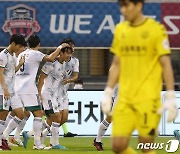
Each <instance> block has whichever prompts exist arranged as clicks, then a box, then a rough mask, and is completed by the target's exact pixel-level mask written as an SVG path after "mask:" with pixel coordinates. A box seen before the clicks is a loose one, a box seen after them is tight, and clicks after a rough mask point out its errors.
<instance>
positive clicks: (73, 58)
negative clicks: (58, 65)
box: [71, 57, 79, 61]
mask: <svg viewBox="0 0 180 154" xmlns="http://www.w3.org/2000/svg"><path fill="white" fill-rule="evenodd" d="M71 59H72V60H73V61H79V59H78V58H77V57H72V58H71Z"/></svg>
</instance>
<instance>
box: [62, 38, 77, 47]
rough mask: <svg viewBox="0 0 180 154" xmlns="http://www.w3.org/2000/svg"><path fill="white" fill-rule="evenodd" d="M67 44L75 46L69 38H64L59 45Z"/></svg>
mask: <svg viewBox="0 0 180 154" xmlns="http://www.w3.org/2000/svg"><path fill="white" fill-rule="evenodd" d="M63 43H67V44H69V45H71V44H73V45H74V46H75V42H74V41H73V40H72V39H71V38H64V39H63V40H62V41H61V43H60V44H63Z"/></svg>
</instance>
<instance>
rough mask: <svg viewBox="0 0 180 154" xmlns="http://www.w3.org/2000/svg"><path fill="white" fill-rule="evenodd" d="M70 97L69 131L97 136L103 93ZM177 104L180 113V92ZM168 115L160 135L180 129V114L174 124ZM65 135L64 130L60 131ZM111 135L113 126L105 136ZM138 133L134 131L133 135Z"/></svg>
mask: <svg viewBox="0 0 180 154" xmlns="http://www.w3.org/2000/svg"><path fill="white" fill-rule="evenodd" d="M68 95H69V117H68V122H67V126H68V130H69V131H70V132H73V133H77V134H78V135H80V136H93V135H97V132H98V129H99V125H100V122H101V121H102V120H103V119H104V118H105V116H104V115H103V114H102V112H101V109H100V101H101V98H102V95H103V91H68ZM164 96H165V92H164V91H163V92H162V93H161V98H162V103H164V102H165V98H164ZM176 104H177V106H178V109H179V111H180V91H177V92H176ZM32 121H33V116H32V115H31V117H30V119H29V120H28V122H27V124H26V126H25V129H24V130H27V131H28V130H30V129H31V128H32ZM166 121H167V113H166V112H165V113H164V114H163V115H162V118H161V122H160V124H159V129H158V133H159V134H160V135H173V131H174V130H175V129H180V114H179V116H177V118H176V119H175V121H174V122H172V123H167V122H166ZM60 134H61V135H63V130H62V129H61V130H60ZM110 134H111V125H110V126H109V128H108V130H107V132H106V134H105V135H110ZM137 134H138V132H137V131H134V132H133V135H137Z"/></svg>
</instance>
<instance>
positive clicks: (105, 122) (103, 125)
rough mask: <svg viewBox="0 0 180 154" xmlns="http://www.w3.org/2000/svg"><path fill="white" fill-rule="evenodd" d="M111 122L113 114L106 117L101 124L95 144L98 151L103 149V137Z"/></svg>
mask: <svg viewBox="0 0 180 154" xmlns="http://www.w3.org/2000/svg"><path fill="white" fill-rule="evenodd" d="M110 124H111V116H107V117H106V119H104V120H103V121H102V122H101V123H100V126H99V130H98V134H97V136H96V138H95V139H94V143H93V145H94V146H95V147H96V149H97V150H98V151H103V150H104V149H103V146H102V142H101V140H102V137H103V136H104V134H105V132H106V131H107V129H108V127H109V125H110Z"/></svg>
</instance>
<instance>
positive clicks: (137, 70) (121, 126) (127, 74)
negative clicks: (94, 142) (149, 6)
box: [101, 0, 177, 154]
mask: <svg viewBox="0 0 180 154" xmlns="http://www.w3.org/2000/svg"><path fill="white" fill-rule="evenodd" d="M118 2H119V4H120V10H121V13H122V15H123V16H124V17H125V19H126V21H124V22H122V23H119V24H117V25H116V28H115V32H114V38H113V43H112V47H111V52H112V53H114V58H113V62H112V66H113V68H112V70H111V71H110V73H109V76H108V81H107V87H106V88H105V91H104V97H103V100H102V104H101V106H102V110H103V112H104V113H105V114H107V115H108V114H110V110H111V95H112V92H113V88H114V86H115V84H116V83H117V82H118V85H120V86H121V88H120V90H119V91H118V100H117V103H116V104H115V106H114V110H113V115H112V148H113V151H114V152H115V153H122V154H135V153H136V151H135V150H134V149H132V148H131V147H129V146H128V143H129V140H130V136H131V134H132V132H133V131H134V130H135V129H137V130H138V134H139V137H138V139H139V142H140V143H150V144H151V143H154V138H155V132H156V129H157V127H158V124H159V120H160V114H161V113H162V112H163V111H165V110H166V109H167V111H168V116H167V121H168V122H172V121H173V120H174V119H175V117H176V115H177V107H176V104H175V94H174V77H173V70H172V66H171V60H170V56H169V55H170V49H169V42H168V36H167V33H166V30H165V28H164V26H163V25H162V24H160V23H158V22H157V21H155V20H154V19H151V18H147V17H145V16H143V14H142V9H143V4H144V0H118ZM163 79H164V82H165V85H166V89H167V92H166V102H165V104H163V106H161V102H160V92H161V90H162V81H163ZM142 153H146V154H154V153H155V151H154V150H153V149H142Z"/></svg>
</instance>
